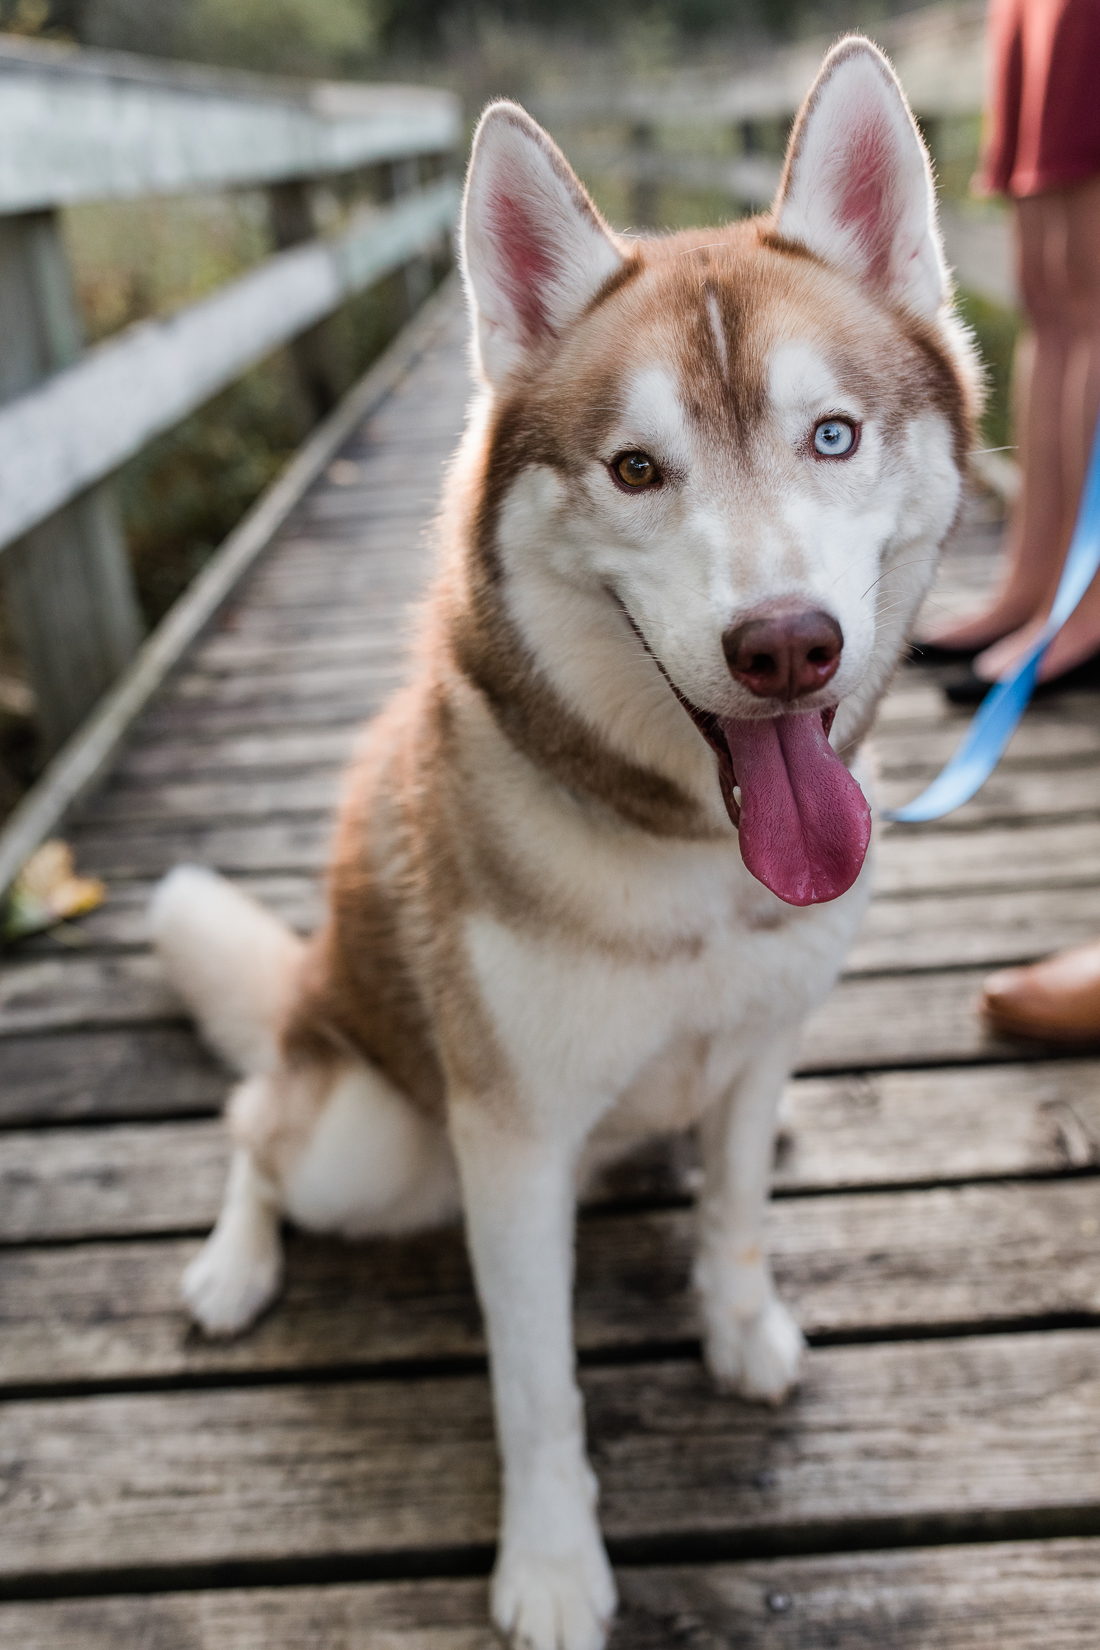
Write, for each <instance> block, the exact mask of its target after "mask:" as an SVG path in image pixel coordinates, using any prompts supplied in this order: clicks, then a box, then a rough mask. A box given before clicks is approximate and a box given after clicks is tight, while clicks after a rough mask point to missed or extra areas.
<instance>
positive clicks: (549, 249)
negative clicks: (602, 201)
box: [462, 103, 624, 385]
mask: <svg viewBox="0 0 1100 1650" xmlns="http://www.w3.org/2000/svg"><path fill="white" fill-rule="evenodd" d="M623 262H624V259H623V256H622V254H621V253H620V251H619V249H618V247H617V246H616V244H615V241H614V238H613V236H612V234H611V231H610V230H609V229H608V227H607V225H606V224H605V223H604V221H603V219H602V218H601V217H600V215H599V213H598V212H597V211H596V208H595V207H594V206H593V204H592V201H591V200H590V199H589V196H588V193H587V191H586V190H585V188H584V186H583V184H582V183H581V181H580V179H579V178H578V177H577V175H576V173H575V172H574V171H573V169H572V167H571V166H570V165H569V162H568V161H567V160H566V158H565V156H564V155H563V154H562V152H561V150H560V149H559V148H558V146H557V144H556V143H554V142H553V140H552V139H551V138H549V137H548V136H547V135H546V133H545V132H544V131H543V130H542V127H541V126H538V125H536V124H535V122H534V121H533V120H532V119H531V117H530V115H528V114H526V113H525V112H524V110H522V109H521V108H520V107H519V105H518V104H516V103H493V104H490V106H489V108H488V109H486V111H485V113H484V114H483V115H482V117H481V121H480V123H479V125H478V129H477V132H476V133H475V135H474V146H473V153H472V155H471V157H470V171H469V175H468V177H467V179H466V198H465V201H464V202H463V211H462V272H463V275H464V277H465V281H466V289H467V292H468V294H469V299H470V306H471V308H472V310H473V313H474V321H475V335H476V340H477V351H478V355H479V357H480V361H481V368H482V371H483V373H484V375H485V377H486V378H487V379H488V380H489V382H490V384H493V385H499V384H501V383H503V381H504V380H505V379H506V378H507V377H509V375H510V374H511V373H512V372H514V371H515V370H516V368H517V367H519V366H521V365H522V364H523V362H524V361H525V359H526V358H527V357H528V354H529V352H530V351H532V350H534V349H537V348H539V346H541V345H542V344H544V343H545V342H546V341H547V339H550V338H554V337H556V336H557V335H558V334H559V333H560V332H561V331H562V329H563V328H564V327H565V326H567V325H568V324H569V322H570V321H573V320H575V319H576V318H577V316H578V315H580V314H581V313H582V312H583V311H584V310H585V309H586V308H587V306H588V305H589V304H590V303H591V301H592V299H593V298H594V297H595V296H596V294H597V293H598V292H599V290H600V288H601V287H602V286H603V285H604V284H605V283H606V282H607V281H608V280H609V279H610V278H611V277H612V276H613V275H616V274H617V273H618V272H619V270H620V269H621V268H622V267H623Z"/></svg>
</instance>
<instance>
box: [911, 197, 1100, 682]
mask: <svg viewBox="0 0 1100 1650" xmlns="http://www.w3.org/2000/svg"><path fill="white" fill-rule="evenodd" d="M1016 240H1017V253H1018V260H1019V277H1020V290H1021V293H1022V295H1023V300H1024V307H1025V309H1026V311H1027V314H1028V319H1029V321H1030V323H1031V332H1030V334H1029V336H1027V337H1026V338H1024V339H1022V340H1021V344H1020V348H1019V351H1018V353H1017V380H1016V386H1015V391H1016V396H1015V399H1016V426H1017V435H1018V439H1019V444H1020V456H1021V462H1022V467H1023V477H1024V485H1023V491H1022V493H1021V497H1020V501H1019V504H1018V506H1017V508H1016V510H1015V512H1014V514H1013V519H1012V523H1011V527H1010V531H1009V538H1008V547H1007V558H1006V567H1005V571H1004V576H1003V579H1002V582H1001V585H1000V588H999V591H998V593H997V595H996V596H995V597H994V600H993V602H992V604H991V605H989V606H987V607H986V608H984V609H983V610H982V611H981V612H979V613H977V614H975V615H974V616H973V617H971V618H968V619H964V620H961V621H954V622H951V623H947V624H943V625H940V626H938V627H935V628H934V629H932V630H931V631H930V632H929V633H928V636H927V639H928V640H929V641H932V642H936V643H938V644H939V645H941V646H953V647H971V646H981V645H982V644H997V645H990V646H989V647H988V651H987V653H985V654H984V655H983V656H982V658H981V660H980V661H979V663H978V664H977V665H976V669H977V670H978V673H979V674H980V675H982V676H987V677H990V678H992V677H993V676H996V675H998V674H999V673H1000V671H1002V670H1003V669H1004V668H1005V667H1006V665H1008V664H1009V663H1011V661H1012V659H1013V658H1015V657H1016V656H1017V655H1018V654H1019V652H1020V651H1021V649H1022V647H1023V646H1024V645H1025V644H1026V641H1027V640H1029V639H1030V636H1031V635H1032V634H1034V631H1035V630H1036V629H1037V628H1038V626H1039V625H1040V624H1041V623H1042V621H1043V619H1044V618H1045V615H1046V613H1047V611H1048V610H1049V607H1050V602H1051V600H1052V598H1053V595H1054V591H1055V589H1056V587H1057V583H1058V575H1059V573H1060V572H1061V567H1062V562H1063V561H1064V559H1065V553H1066V547H1067V545H1068V543H1069V537H1070V534H1071V532H1072V529H1073V518H1074V515H1075V512H1076V507H1077V500H1078V498H1079V496H1080V491H1081V483H1082V480H1083V477H1084V472H1085V466H1086V463H1087V457H1088V448H1089V443H1090V439H1091V435H1092V429H1093V424H1094V422H1095V418H1096V409H1097V405H1098V403H1100V347H1098V346H1100V179H1091V180H1089V181H1088V182H1087V183H1084V184H1080V185H1077V186H1075V187H1074V188H1072V189H1067V190H1058V191H1054V192H1052V193H1050V194H1046V195H1037V196H1034V197H1032V198H1030V199H1028V200H1022V201H1018V202H1017V203H1016ZM1094 619H1095V622H1094ZM998 638H1003V639H1004V640H1003V642H1001V643H999V644H998V643H997V639H998ZM1093 638H1095V639H1093ZM1098 643H1100V595H1098V597H1097V603H1096V611H1095V615H1093V614H1092V611H1091V608H1090V605H1089V604H1088V603H1085V604H1082V608H1081V610H1080V613H1079V615H1075V619H1074V623H1073V625H1072V626H1067V628H1066V631H1065V632H1064V633H1063V635H1062V636H1061V637H1059V640H1058V643H1057V644H1056V646H1055V647H1054V648H1052V649H1051V653H1050V655H1048V658H1047V661H1046V666H1045V668H1044V672H1043V674H1044V676H1050V675H1057V674H1059V673H1060V672H1061V671H1063V670H1065V669H1068V668H1069V666H1070V665H1071V664H1075V663H1077V662H1078V660H1079V659H1081V658H1083V657H1085V656H1086V655H1087V654H1088V653H1090V652H1092V651H1093V650H1094V649H1095V647H1096V646H1097V645H1098Z"/></svg>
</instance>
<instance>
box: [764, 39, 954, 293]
mask: <svg viewBox="0 0 1100 1650" xmlns="http://www.w3.org/2000/svg"><path fill="white" fill-rule="evenodd" d="M773 211H774V215H775V218H776V223H777V227H778V229H779V232H780V234H781V235H782V236H783V237H784V238H785V239H787V240H793V241H801V242H802V243H803V245H805V246H807V247H809V249H810V250H811V251H812V252H816V253H817V254H818V256H819V257H821V258H823V259H824V260H825V261H826V262H827V263H830V264H835V265H837V266H838V267H840V268H842V269H846V270H849V271H851V273H853V274H854V275H855V276H856V278H857V279H858V280H859V281H861V282H862V283H863V284H864V285H866V286H868V287H870V288H872V289H874V290H875V291H876V292H878V293H880V294H881V295H882V296H883V297H884V298H886V299H887V300H888V301H891V302H894V303H900V304H903V305H904V306H905V307H906V308H907V309H910V310H913V311H914V312H915V313H916V314H918V315H921V316H923V317H925V318H926V319H931V317H932V316H934V315H935V314H936V312H937V311H938V310H939V309H940V307H941V305H942V304H943V303H944V302H945V300H946V299H947V297H948V295H949V291H950V287H949V283H948V278H947V271H946V269H945V267H944V261H943V251H942V248H941V245H940V236H939V229H938V226H937V223H936V193H935V186H934V184H933V181H932V168H931V165H930V164H929V160H928V151H927V150H926V149H925V147H924V143H923V141H922V139H921V136H920V133H919V132H918V131H917V127H916V122H915V121H914V119H913V116H912V114H911V113H910V111H909V105H908V103H907V102H906V100H905V93H904V92H903V91H902V89H901V86H900V84H899V82H898V78H897V76H896V75H895V73H894V71H893V69H892V68H891V66H890V64H889V63H888V62H887V60H886V58H885V57H884V56H883V54H882V53H881V52H880V51H879V49H878V47H877V46H873V45H872V44H871V42H870V41H869V40H865V39H863V38H862V37H861V36H858V35H853V36H851V37H850V38H849V39H847V40H842V41H840V43H839V44H838V45H836V46H834V47H833V49H832V51H831V52H830V53H829V55H828V57H826V59H825V61H824V63H823V64H822V66H821V71H820V73H819V74H818V77H817V79H816V81H815V82H814V84H813V86H812V88H811V89H810V92H809V94H808V96H807V98H806V101H805V103H804V104H803V105H802V108H801V110H800V111H799V115H798V119H797V120H796V121H795V125H794V130H793V132H792V133H791V141H790V144H789V146H788V149H787V160H786V165H785V166H784V169H783V180H782V182H781V183H780V185H779V194H778V196H777V197H776V202H775V206H774V208H773Z"/></svg>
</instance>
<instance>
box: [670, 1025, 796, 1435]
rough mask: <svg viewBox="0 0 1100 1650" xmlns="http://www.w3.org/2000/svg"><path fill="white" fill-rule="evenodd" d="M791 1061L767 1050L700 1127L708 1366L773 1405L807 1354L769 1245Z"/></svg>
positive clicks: (699, 1275) (699, 1276) (729, 1384)
mask: <svg viewBox="0 0 1100 1650" xmlns="http://www.w3.org/2000/svg"><path fill="white" fill-rule="evenodd" d="M792 1041H793V1040H792ZM791 1053H792V1045H791V1042H787V1041H784V1042H783V1043H782V1044H780V1045H778V1046H773V1047H772V1048H769V1049H768V1050H767V1052H766V1053H765V1054H763V1055H762V1056H760V1057H759V1058H758V1059H756V1060H754V1061H753V1062H752V1063H751V1064H750V1065H749V1067H748V1068H747V1069H746V1070H745V1071H744V1072H743V1073H742V1075H741V1077H740V1078H739V1079H738V1081H737V1082H736V1083H735V1084H734V1085H733V1086H732V1088H731V1089H730V1091H729V1092H728V1094H726V1096H725V1097H724V1098H723V1099H722V1100H720V1101H719V1102H718V1103H717V1105H715V1106H714V1107H713V1108H712V1109H711V1111H709V1112H708V1113H707V1114H706V1116H705V1117H704V1119H703V1123H702V1138H703V1159H704V1180H703V1190H702V1193H701V1196H700V1201H699V1253H698V1256H697V1258H696V1262H695V1284H696V1288H697V1289H698V1291H699V1296H700V1302H701V1305H702V1311H703V1321H704V1331H705V1351H706V1359H707V1366H708V1368H709V1369H710V1371H711V1374H712V1375H713V1376H714V1378H715V1380H716V1381H717V1382H718V1383H719V1385H720V1386H723V1387H726V1388H728V1389H729V1390H730V1391H733V1392H738V1393H740V1394H741V1395H742V1396H743V1397H746V1398H757V1399H763V1400H765V1401H766V1402H768V1403H778V1402H779V1401H780V1400H781V1399H782V1398H784V1397H785V1396H786V1394H787V1393H788V1392H789V1391H790V1388H791V1387H792V1386H793V1385H794V1383H795V1381H796V1380H797V1378H798V1373H799V1368H800V1365H801V1361H802V1353H803V1350H804V1346H805V1343H804V1341H803V1339H802V1335H801V1332H800V1330H799V1328H798V1325H797V1324H796V1323H795V1321H794V1319H793V1318H792V1317H791V1315H790V1313H789V1312H788V1311H787V1308H786V1307H785V1306H784V1305H783V1303H782V1301H781V1300H780V1299H779V1298H778V1296H777V1295H776V1292H775V1285H774V1284H773V1282H772V1275H771V1267H770V1265H769V1263H768V1257H767V1253H766V1251H765V1247H764V1213H765V1209H766V1207H767V1201H768V1190H769V1187H770V1184H771V1168H772V1154H773V1151H774V1143H775V1126H776V1114H777V1112H778V1108H779V1098H780V1095H781V1094H782V1091H783V1084H784V1081H785V1079H786V1076H787V1072H788V1070H789V1061H790V1057H791Z"/></svg>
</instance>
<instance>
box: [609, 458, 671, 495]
mask: <svg viewBox="0 0 1100 1650" xmlns="http://www.w3.org/2000/svg"><path fill="white" fill-rule="evenodd" d="M611 468H612V469H613V470H614V472H615V475H616V477H617V478H618V480H619V481H621V482H622V483H623V485H624V486H625V487H631V488H635V489H637V488H642V487H653V486H655V485H656V484H657V482H658V481H660V479H661V472H660V471H659V470H658V468H657V466H656V464H654V462H653V460H652V459H651V458H650V456H649V454H648V453H623V455H622V457H621V458H616V459H614V460H612V465H611Z"/></svg>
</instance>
